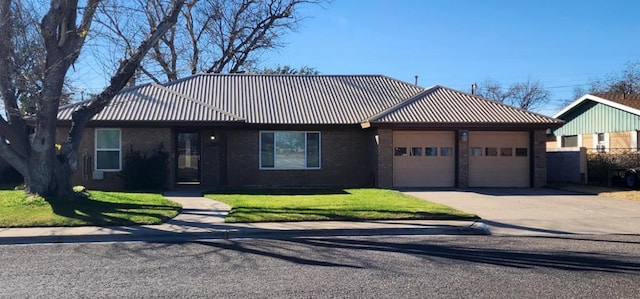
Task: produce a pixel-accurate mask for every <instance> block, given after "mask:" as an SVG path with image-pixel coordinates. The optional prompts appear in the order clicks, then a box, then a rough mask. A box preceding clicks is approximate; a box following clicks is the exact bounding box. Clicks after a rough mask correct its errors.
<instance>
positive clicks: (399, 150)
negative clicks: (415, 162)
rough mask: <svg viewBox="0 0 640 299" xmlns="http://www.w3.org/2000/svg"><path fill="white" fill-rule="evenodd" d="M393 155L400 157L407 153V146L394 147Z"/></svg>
mask: <svg viewBox="0 0 640 299" xmlns="http://www.w3.org/2000/svg"><path fill="white" fill-rule="evenodd" d="M393 152H394V154H393V155H394V156H396V157H402V156H406V155H407V148H406V147H396V148H395V149H394V151H393Z"/></svg>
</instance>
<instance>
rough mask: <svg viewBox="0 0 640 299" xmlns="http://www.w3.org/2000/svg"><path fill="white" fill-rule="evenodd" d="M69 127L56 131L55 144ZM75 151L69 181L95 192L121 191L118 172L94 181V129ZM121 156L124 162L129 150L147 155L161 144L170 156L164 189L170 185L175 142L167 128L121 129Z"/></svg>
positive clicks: (84, 137)
mask: <svg viewBox="0 0 640 299" xmlns="http://www.w3.org/2000/svg"><path fill="white" fill-rule="evenodd" d="M68 132H69V128H58V129H57V132H56V142H57V143H60V142H61V141H63V140H65V139H66V136H67V133H68ZM82 136H83V137H82V140H81V142H80V147H79V150H78V170H77V171H76V172H74V173H73V175H72V177H71V180H72V182H73V184H74V185H82V186H85V187H87V188H89V189H94V190H122V189H123V186H124V183H123V181H122V178H121V177H120V174H121V172H104V179H103V180H94V179H93V171H94V170H95V128H87V129H85V130H84V132H83V135H82ZM121 138H122V144H121V150H122V151H121V157H122V158H123V159H124V157H125V155H126V154H127V151H129V150H130V149H131V147H132V146H133V149H135V150H140V151H142V152H147V151H151V150H154V149H156V148H157V147H158V146H159V145H160V143H162V144H163V147H164V150H165V151H167V152H169V153H170V164H169V165H170V166H169V169H168V170H169V176H168V178H167V187H170V186H171V182H173V176H174V169H173V167H171V165H173V163H172V162H171V159H173V152H174V149H173V148H174V142H173V134H172V130H171V129H170V128H121Z"/></svg>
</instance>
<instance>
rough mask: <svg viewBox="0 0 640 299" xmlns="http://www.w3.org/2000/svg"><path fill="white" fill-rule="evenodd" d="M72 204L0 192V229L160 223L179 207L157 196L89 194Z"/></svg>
mask: <svg viewBox="0 0 640 299" xmlns="http://www.w3.org/2000/svg"><path fill="white" fill-rule="evenodd" d="M89 193H90V194H91V196H90V198H89V199H78V200H73V201H65V200H51V201H47V200H45V199H43V198H41V197H35V198H32V199H26V198H25V195H24V191H14V190H0V227H34V226H86V225H98V226H106V225H131V224H159V223H162V222H164V221H166V220H168V219H171V218H173V217H175V216H176V215H178V213H179V212H180V210H181V208H182V207H181V206H180V204H178V203H175V202H172V201H169V200H167V199H165V198H164V197H162V195H160V194H153V193H124V192H101V191H90V192H89Z"/></svg>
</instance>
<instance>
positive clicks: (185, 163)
mask: <svg viewBox="0 0 640 299" xmlns="http://www.w3.org/2000/svg"><path fill="white" fill-rule="evenodd" d="M177 139H178V147H177V148H178V151H177V153H176V155H177V157H176V161H178V171H177V175H176V180H177V182H178V183H200V134H199V133H198V132H178V138H177Z"/></svg>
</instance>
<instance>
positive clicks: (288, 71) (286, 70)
mask: <svg viewBox="0 0 640 299" xmlns="http://www.w3.org/2000/svg"><path fill="white" fill-rule="evenodd" d="M257 73H260V74H271V75H275V74H281V75H319V74H320V72H319V71H317V70H316V69H315V68H312V67H310V66H303V67H300V68H299V69H296V68H293V67H291V66H289V65H284V66H281V65H278V66H276V67H275V68H268V67H266V68H263V69H262V70H259V71H257Z"/></svg>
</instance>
